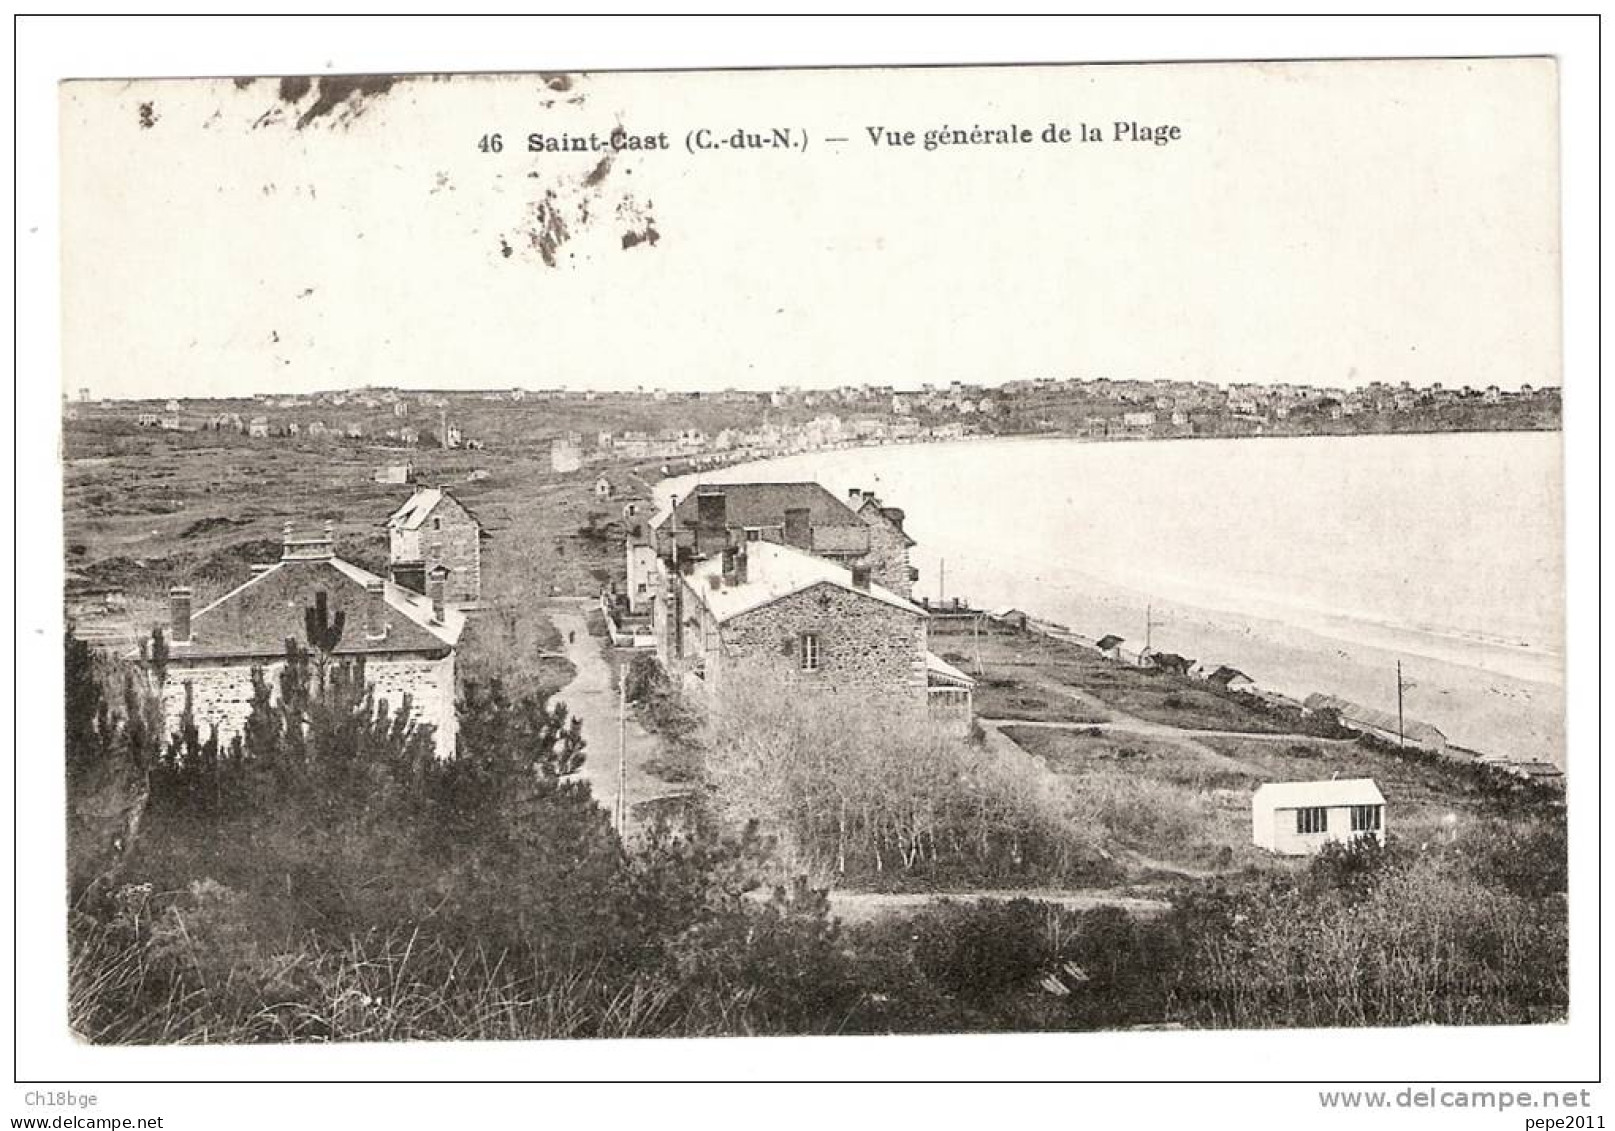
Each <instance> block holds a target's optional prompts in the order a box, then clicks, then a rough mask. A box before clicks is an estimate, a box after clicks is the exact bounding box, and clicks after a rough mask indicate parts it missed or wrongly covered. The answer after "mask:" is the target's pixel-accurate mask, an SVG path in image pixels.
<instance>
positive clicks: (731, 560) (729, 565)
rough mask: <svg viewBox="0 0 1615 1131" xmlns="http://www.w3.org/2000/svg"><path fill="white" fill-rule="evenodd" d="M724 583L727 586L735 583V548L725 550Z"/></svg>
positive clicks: (726, 547)
mask: <svg viewBox="0 0 1615 1131" xmlns="http://www.w3.org/2000/svg"><path fill="white" fill-rule="evenodd" d="M723 583H724V584H725V585H733V584H734V583H735V548H734V547H733V546H725V547H724V548H723Z"/></svg>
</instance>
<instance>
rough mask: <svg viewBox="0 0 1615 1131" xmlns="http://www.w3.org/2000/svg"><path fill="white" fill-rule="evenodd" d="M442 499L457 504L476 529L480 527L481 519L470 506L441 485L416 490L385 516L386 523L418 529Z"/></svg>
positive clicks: (402, 527) (406, 528) (407, 528)
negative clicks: (402, 503) (401, 504)
mask: <svg viewBox="0 0 1615 1131" xmlns="http://www.w3.org/2000/svg"><path fill="white" fill-rule="evenodd" d="M444 499H448V500H450V501H451V502H454V503H456V504H458V505H459V507H460V509H461V510H463V511H465V513H466V514H467V516H469V517H470V519H471V521H472V522H474V523H476V524H477V527H478V529H481V527H482V520H481V519H479V518H477V516H476V515H475V514H474V513H473V512H472V510H471V508H470V507H468V506H466V505H465V503H463V502H461V501H460V500H459V499H457V498H455V497H454V496H453V495H451V494H449V493H448V492H447V491H445V490H443V489H442V488H441V487H422V488H420V489H419V490H417V491H416V492H415V493H414V494H413V495H411V496H410V497H409V498H408V499H406V500H405V501H404V505H403V506H401V507H399V508H398V509H397V510H395V511H393V513H392V514H391V515H389V516H388V517H387V525H388V526H396V527H398V528H400V529H402V530H418V529H420V525H421V523H423V522H425V521H426V519H427V516H429V515H430V514H431V513H432V512H433V511H434V510H436V509H437V505H438V504H439V503H441V502H442V501H443V500H444Z"/></svg>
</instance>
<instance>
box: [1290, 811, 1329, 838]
mask: <svg viewBox="0 0 1615 1131" xmlns="http://www.w3.org/2000/svg"><path fill="white" fill-rule="evenodd" d="M1328 829H1329V810H1327V809H1324V808H1322V807H1318V808H1313V809H1297V810H1296V811H1295V831H1296V832H1298V833H1301V834H1302V835H1306V834H1309V833H1321V832H1327V831H1328Z"/></svg>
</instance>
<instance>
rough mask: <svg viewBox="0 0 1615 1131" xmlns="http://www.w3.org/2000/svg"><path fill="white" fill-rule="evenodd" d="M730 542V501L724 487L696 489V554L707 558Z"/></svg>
mask: <svg viewBox="0 0 1615 1131" xmlns="http://www.w3.org/2000/svg"><path fill="white" fill-rule="evenodd" d="M728 540H729V499H728V496H727V495H725V494H724V492H723V488H722V487H712V486H708V487H697V488H696V489H695V552H696V555H697V556H698V557H703V558H704V557H706V556H707V555H708V554H711V553H715V552H716V551H717V550H719V549H721V548H722V547H723V545H724V543H725V542H727V541H728Z"/></svg>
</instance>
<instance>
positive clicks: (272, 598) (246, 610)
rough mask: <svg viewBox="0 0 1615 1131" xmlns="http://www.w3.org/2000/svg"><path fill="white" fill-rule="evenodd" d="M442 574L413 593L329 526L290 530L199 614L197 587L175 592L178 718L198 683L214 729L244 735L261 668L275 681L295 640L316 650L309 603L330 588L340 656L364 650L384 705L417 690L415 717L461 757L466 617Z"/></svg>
mask: <svg viewBox="0 0 1615 1131" xmlns="http://www.w3.org/2000/svg"><path fill="white" fill-rule="evenodd" d="M443 580H444V579H443V576H442V574H441V573H439V574H436V575H434V576H433V577H432V578H430V579H429V580H428V584H427V588H428V590H429V592H428V593H426V594H419V593H414V592H412V591H410V590H408V589H405V588H404V587H402V586H400V585H397V584H395V583H393V582H391V581H387V580H385V579H383V578H380V577H377V576H376V575H375V574H373V573H370V572H369V571H367V570H364V569H362V568H360V567H359V566H356V565H354V564H352V563H351V562H346V561H343V560H342V559H341V558H339V557H337V556H336V554H335V552H334V548H333V545H332V540H331V531H330V525H329V524H327V526H326V529H325V531H324V533H323V534H321V535H317V536H312V537H307V536H306V537H296V536H294V535H293V533H292V532H291V530H290V528H289V527H288V530H287V532H286V535H285V538H284V541H283V545H282V550H281V559H280V561H279V562H277V563H275V564H273V565H269V566H259V567H255V572H254V575H253V577H252V579H251V580H250V581H248V582H246V583H245V584H244V585H241V586H239V587H237V588H236V589H233V590H231V591H230V592H229V593H226V594H225V595H224V596H223V597H220V598H219V599H218V600H217V601H214V602H213V603H212V604H211V605H208V606H207V607H206V608H203V609H201V610H200V611H197V612H195V613H193V612H192V609H191V605H192V597H191V590H190V589H189V588H186V587H183V586H181V587H176V588H174V589H173V590H171V591H170V593H169V628H168V644H169V661H168V678H167V680H166V681H165V682H164V684H163V689H162V703H163V713H164V717H165V719H166V721H167V724H168V727H169V728H170V730H172V729H175V728H177V726H178V724H179V719H180V716H181V714H182V713H183V711H184V708H185V699H186V694H187V689H189V694H190V696H191V711H192V715H193V717H194V718H195V720H196V723H197V725H198V727H199V728H200V730H201V733H202V734H203V735H204V736H206V735H207V734H208V733H209V732H210V731H211V730H212V729H214V728H217V731H218V735H219V739H220V741H221V742H226V743H227V742H229V741H230V739H232V738H234V737H235V736H236V735H239V734H240V733H241V730H242V727H243V726H244V724H245V723H246V720H247V717H248V715H249V714H250V713H251V707H252V690H253V686H252V671H253V669H254V668H260V669H262V670H263V672H264V674H265V676H266V677H268V679H269V681H270V684H271V686H274V685H275V680H276V676H277V674H278V673H279V671H280V669H281V668H282V667H283V666H284V664H285V656H286V647H287V641H288V640H290V641H295V642H296V643H298V644H299V645H301V646H302V647H304V648H307V647H308V642H307V640H306V631H307V629H306V626H305V623H304V611H305V610H306V609H311V608H314V607H316V604H317V602H318V600H319V599H320V596H321V595H322V594H323V595H324V598H325V601H326V606H327V609H328V610H329V614H330V615H331V616H332V617H333V618H335V617H337V616H340V617H341V618H342V622H343V629H342V635H341V639H340V640H339V642H338V643H337V645H336V647H335V648H334V649H333V651H332V653H331V655H332V656H333V657H334V658H335V659H338V660H346V659H357V658H361V657H362V658H363V660H364V664H365V679H366V682H367V683H368V684H369V685H370V686H371V687H372V688H373V689H374V691H375V697H376V700H377V702H381V701H385V702H386V703H387V704H388V705H389V706H390V707H392V708H393V709H395V710H396V709H398V708H400V707H402V705H403V704H404V703H405V701H406V699H407V701H408V704H409V712H410V717H411V718H413V719H414V720H415V721H416V722H417V723H418V724H425V725H430V726H431V727H432V728H433V730H434V741H435V743H436V749H437V755H438V757H440V758H449V757H453V755H454V749H455V738H456V733H457V726H456V718H455V710H454V696H455V685H454V661H455V650H456V647H457V645H458V642H459V637H460V633H461V631H462V630H463V629H464V627H465V616H464V614H463V613H460V612H458V611H456V610H455V609H452V608H450V607H449V606H448V603H447V602H446V600H445V599H444V594H443Z"/></svg>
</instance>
